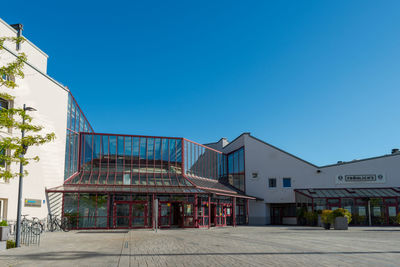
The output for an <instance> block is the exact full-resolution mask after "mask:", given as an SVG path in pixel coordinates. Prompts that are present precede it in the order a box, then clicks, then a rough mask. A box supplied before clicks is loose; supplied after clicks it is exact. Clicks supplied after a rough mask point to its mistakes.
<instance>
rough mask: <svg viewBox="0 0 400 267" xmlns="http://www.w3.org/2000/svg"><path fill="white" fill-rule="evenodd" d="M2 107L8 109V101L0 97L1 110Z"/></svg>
mask: <svg viewBox="0 0 400 267" xmlns="http://www.w3.org/2000/svg"><path fill="white" fill-rule="evenodd" d="M2 109H8V101H7V100H5V99H3V98H0V110H2Z"/></svg>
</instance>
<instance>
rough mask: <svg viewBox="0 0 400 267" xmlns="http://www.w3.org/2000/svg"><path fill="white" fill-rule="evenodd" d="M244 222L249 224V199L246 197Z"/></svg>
mask: <svg viewBox="0 0 400 267" xmlns="http://www.w3.org/2000/svg"><path fill="white" fill-rule="evenodd" d="M246 224H249V199H248V198H246Z"/></svg>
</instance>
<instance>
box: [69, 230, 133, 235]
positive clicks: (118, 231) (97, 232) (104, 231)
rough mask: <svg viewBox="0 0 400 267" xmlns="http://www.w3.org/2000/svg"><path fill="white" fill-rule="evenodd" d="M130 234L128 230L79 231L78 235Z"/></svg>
mask: <svg viewBox="0 0 400 267" xmlns="http://www.w3.org/2000/svg"><path fill="white" fill-rule="evenodd" d="M126 233H129V231H127V230H110V231H107V230H101V231H98V230H97V231H96V230H87V231H78V232H76V234H126Z"/></svg>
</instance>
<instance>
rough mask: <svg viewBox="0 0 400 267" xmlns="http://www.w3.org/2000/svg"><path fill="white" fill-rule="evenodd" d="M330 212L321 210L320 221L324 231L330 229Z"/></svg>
mask: <svg viewBox="0 0 400 267" xmlns="http://www.w3.org/2000/svg"><path fill="white" fill-rule="evenodd" d="M331 213H332V211H331V210H323V211H322V213H321V221H322V223H323V226H324V228H325V230H329V229H331Z"/></svg>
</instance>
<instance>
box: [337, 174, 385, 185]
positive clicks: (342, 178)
mask: <svg viewBox="0 0 400 267" xmlns="http://www.w3.org/2000/svg"><path fill="white" fill-rule="evenodd" d="M385 182H386V178H385V176H384V175H383V174H350V175H341V174H340V175H338V176H336V183H337V184H350V183H357V184H358V183H368V184H382V183H385Z"/></svg>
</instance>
